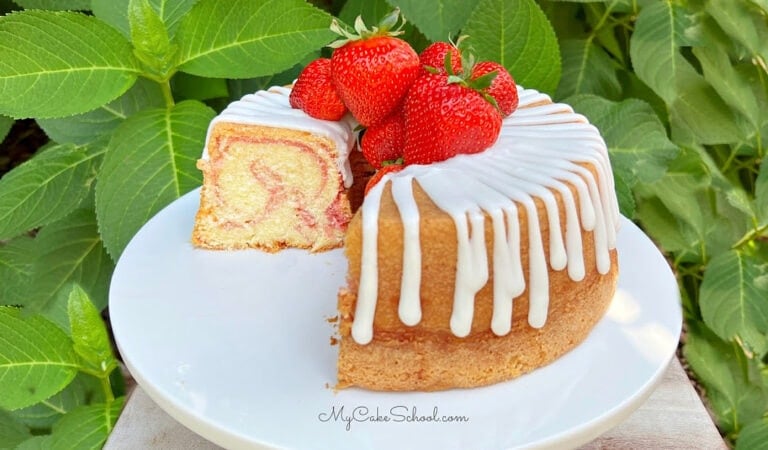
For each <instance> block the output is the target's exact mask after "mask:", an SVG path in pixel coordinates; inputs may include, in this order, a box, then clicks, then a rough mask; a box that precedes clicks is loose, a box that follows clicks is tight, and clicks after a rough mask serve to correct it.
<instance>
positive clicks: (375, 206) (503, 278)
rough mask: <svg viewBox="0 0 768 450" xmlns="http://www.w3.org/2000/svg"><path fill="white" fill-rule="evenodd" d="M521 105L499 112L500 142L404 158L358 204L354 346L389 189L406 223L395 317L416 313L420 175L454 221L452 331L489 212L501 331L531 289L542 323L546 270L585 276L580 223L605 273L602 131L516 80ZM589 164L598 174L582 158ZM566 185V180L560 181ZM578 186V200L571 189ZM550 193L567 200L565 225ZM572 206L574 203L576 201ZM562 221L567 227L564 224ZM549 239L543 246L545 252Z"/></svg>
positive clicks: (480, 282) (366, 336)
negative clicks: (439, 157)
mask: <svg viewBox="0 0 768 450" xmlns="http://www.w3.org/2000/svg"><path fill="white" fill-rule="evenodd" d="M518 94H519V98H520V103H519V107H518V109H517V110H516V111H515V112H514V113H513V114H512V115H511V116H509V117H507V118H506V119H504V121H503V124H502V129H501V133H500V135H499V138H498V140H497V141H496V143H495V144H494V145H493V146H492V147H490V148H489V149H487V150H485V151H484V152H481V153H477V154H471V155H458V156H455V157H453V158H450V159H448V160H445V161H441V162H438V163H433V164H430V165H410V166H407V167H406V168H405V169H403V170H402V171H400V172H394V173H390V174H387V175H385V176H384V177H383V178H382V181H381V182H379V183H378V184H377V185H376V186H374V187H373V188H372V189H371V190H370V192H369V193H368V195H367V196H366V198H365V201H364V202H363V206H362V207H361V208H362V221H363V225H362V226H363V242H362V261H361V274H360V286H359V290H358V295H357V305H356V311H355V319H354V322H353V325H352V337H353V338H354V340H355V341H356V342H358V343H359V344H366V343H368V342H370V341H371V339H372V338H373V319H374V315H375V311H376V300H377V292H378V267H377V241H378V215H379V208H380V202H381V196H382V193H383V191H384V189H385V186H387V185H389V184H391V190H392V196H393V198H394V201H395V204H396V206H397V208H398V210H399V212H400V215H401V217H402V221H403V232H404V251H403V278H402V284H401V297H400V302H399V316H400V319H401V321H402V322H403V323H404V324H406V325H416V324H418V323H419V321H420V320H421V305H420V295H419V294H420V292H419V288H420V284H421V243H420V241H419V220H420V218H419V210H418V207H417V205H416V201H415V199H414V194H413V181H416V182H417V183H418V184H419V186H420V187H421V188H422V189H423V190H424V192H425V193H426V194H427V195H428V196H429V197H430V198H431V199H432V201H433V202H434V203H435V204H436V205H437V206H438V208H440V209H442V210H443V211H445V212H446V213H447V214H449V215H450V216H451V217H452V218H453V221H454V223H455V225H456V231H457V236H456V238H457V243H458V261H457V263H458V264H457V273H456V285H455V289H454V290H455V295H454V299H453V312H452V316H451V323H450V327H451V331H452V332H453V334H454V335H456V336H459V337H463V336H467V335H468V334H469V333H470V330H471V325H472V318H473V311H474V297H475V294H476V293H477V292H478V291H479V290H480V289H481V288H482V287H483V286H484V285H485V284H486V283H487V281H488V279H489V270H488V254H487V249H486V246H485V232H484V226H485V218H484V214H483V212H485V213H487V214H488V215H489V216H490V217H491V220H492V226H493V236H494V243H493V245H494V248H493V254H494V258H493V261H492V268H491V270H493V272H494V276H493V280H494V286H493V317H492V323H491V329H492V330H493V332H494V333H495V334H497V335H505V334H507V333H509V331H510V329H511V322H512V303H513V299H514V298H515V297H517V296H519V295H520V294H522V293H523V292H524V291H525V289H526V286H527V287H528V289H529V296H530V310H529V314H528V322H529V324H530V325H531V326H533V327H536V328H539V327H542V326H544V324H545V322H546V319H547V313H548V304H549V267H551V268H552V269H553V270H567V272H568V275H569V276H570V278H571V279H573V280H575V281H578V280H581V279H583V278H584V276H585V267H584V255H583V251H582V239H581V230H582V229H584V230H587V231H592V232H593V233H594V241H595V252H596V260H597V270H598V272H599V273H601V274H605V273H607V272H608V271H609V270H610V266H611V258H610V253H609V252H610V250H612V249H614V248H615V247H616V233H617V230H618V225H619V217H620V216H619V209H618V203H617V200H616V194H615V190H614V181H613V175H612V172H611V165H610V162H609V159H608V151H607V148H606V145H605V142H604V141H603V139H602V137H601V136H600V133H599V131H598V130H597V128H595V127H594V126H593V125H591V124H589V122H588V121H587V119H586V118H585V117H584V116H582V115H579V114H576V113H574V111H573V109H572V108H571V107H570V106H568V105H565V104H557V103H552V101H551V99H550V98H549V97H548V96H547V95H545V94H542V93H539V92H537V91H535V90H531V89H523V88H521V87H519V86H518ZM584 163H587V164H590V165H591V166H592V167H593V168H594V170H595V172H596V176H595V175H593V174H592V172H591V171H589V170H588V169H587V168H585V167H584V166H583V165H582V164H584ZM566 183H567V184H566ZM568 185H571V186H573V187H575V190H576V193H577V195H576V197H577V198H575V197H574V195H573V193H572V191H571V190H570V188H569V186H568ZM554 192H558V193H559V194H560V196H561V197H562V199H563V203H564V212H565V217H564V220H562V222H561V217H560V212H559V210H558V205H557V200H556V196H555V194H554ZM534 198H537V199H540V200H541V201H542V202H543V203H544V205H545V207H546V215H547V217H546V219H544V220H547V221H548V226H549V230H550V231H551V232H550V233H549V237H550V239H549V242H548V243H546V244H545V243H544V242H542V240H543V238H542V233H541V226H540V224H539V215H538V212H537V209H536V205H535V202H534ZM519 205H522V207H523V208H525V209H526V211H527V214H526V216H527V217H528V223H527V228H528V230H529V235H528V243H527V245H528V247H529V258H530V260H529V262H528V263H529V264H528V265H529V273H528V274H527V277H526V274H524V273H523V271H522V264H521V256H520V239H521V236H520V224H519V216H518V212H517V211H518V207H519ZM577 205H578V207H577ZM561 223H564V224H565V227H564V228H565V229H563V227H562V226H561ZM545 245H548V247H549V259H548V260H547V258H546V253H545Z"/></svg>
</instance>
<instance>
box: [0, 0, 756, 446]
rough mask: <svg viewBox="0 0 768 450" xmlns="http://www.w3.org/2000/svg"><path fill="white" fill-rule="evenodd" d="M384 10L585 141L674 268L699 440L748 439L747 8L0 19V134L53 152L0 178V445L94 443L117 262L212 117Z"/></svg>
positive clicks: (752, 56)
mask: <svg viewBox="0 0 768 450" xmlns="http://www.w3.org/2000/svg"><path fill="white" fill-rule="evenodd" d="M395 6H396V7H399V8H401V10H402V11H403V14H404V15H405V16H406V17H407V18H408V20H409V25H408V27H407V29H406V34H405V37H406V39H408V40H409V42H411V43H412V45H413V46H414V47H415V48H416V49H417V50H420V49H421V48H423V47H424V46H426V45H427V44H428V43H429V42H431V41H435V40H446V39H447V38H448V37H449V36H456V35H457V34H458V33H459V32H462V33H464V34H467V35H469V36H470V40H469V43H470V44H471V46H472V47H473V49H474V51H475V53H476V54H477V56H478V57H479V58H481V59H491V60H496V61H499V62H501V63H502V64H504V65H505V66H506V67H507V68H508V69H509V70H510V72H511V73H512V75H513V76H514V77H515V79H516V81H517V82H518V83H519V84H521V85H523V86H526V87H532V88H537V89H539V90H542V91H544V92H547V93H549V94H550V95H552V96H553V98H554V99H555V100H558V101H565V102H567V103H570V104H571V105H573V106H574V108H575V109H576V110H577V111H579V112H581V113H583V114H585V115H586V116H588V117H589V119H590V120H591V121H592V122H593V123H594V124H595V125H597V126H598V127H599V128H600V130H601V131H602V133H603V135H604V137H605V140H606V142H607V144H608V146H609V151H610V154H611V159H612V163H613V166H614V172H615V176H616V186H617V192H618V194H619V198H620V203H621V210H622V212H623V214H624V215H626V216H627V217H630V218H631V219H633V220H635V221H636V222H637V223H639V224H640V225H641V226H642V227H643V228H644V230H645V231H646V232H647V233H648V234H649V235H650V236H651V237H652V238H653V239H654V240H655V241H656V242H657V244H658V245H659V247H660V248H661V249H662V251H663V252H664V253H665V254H666V255H667V256H668V259H669V261H670V264H671V265H672V266H673V268H674V270H675V272H676V273H677V276H678V279H679V282H680V289H681V293H682V297H683V305H682V307H683V309H684V313H685V321H686V327H685V328H686V332H685V334H684V341H683V344H684V345H683V353H684V355H685V357H686V359H687V361H688V362H689V364H690V366H691V367H692V369H693V370H694V372H695V374H696V376H697V378H698V380H699V382H700V384H701V385H702V386H703V387H704V390H705V392H706V396H707V401H708V404H709V405H710V406H711V408H712V410H713V412H714V413H715V416H716V419H717V422H718V425H719V427H720V429H721V430H722V432H723V434H724V435H726V436H727V437H728V439H729V440H730V442H731V443H733V444H734V445H735V446H736V448H756V447H755V446H756V445H761V443H762V444H764V443H765V442H768V415H767V414H768V412H767V411H768V244H767V243H766V241H767V238H768V169H766V168H765V167H764V166H763V165H762V164H761V163H762V160H763V158H764V156H765V153H766V142H765V141H766V139H765V138H764V136H766V134H768V67H767V66H766V61H767V60H768V46H766V45H765V43H766V42H768V2H767V1H766V0H507V1H504V0H470V1H461V0H433V1H416V0H386V1H385V0H347V1H342V0H328V1H320V0H317V1H314V2H312V3H307V2H305V1H303V0H231V1H226V2H223V1H215V0H176V1H171V0H90V1H89V0H56V1H52V0H16V1H15V3H11V2H9V1H8V0H3V1H0V8H3V10H4V11H6V12H8V13H7V14H6V15H5V16H3V17H0V136H4V135H5V134H7V133H8V130H9V129H10V127H11V125H12V124H13V122H14V120H15V119H19V118H34V119H35V120H36V121H37V123H38V124H39V125H40V126H41V127H42V128H43V130H44V131H45V132H46V134H47V135H48V136H49V137H50V139H51V142H50V143H49V144H48V145H46V146H45V147H43V148H42V149H40V150H39V151H38V152H37V153H36V155H35V156H34V157H33V158H32V159H31V160H30V161H28V162H26V163H24V164H22V165H21V166H19V167H17V168H15V169H14V170H12V171H11V172H9V173H8V174H6V175H5V176H4V177H3V178H2V179H0V305H8V306H3V307H0V331H2V333H0V344H2V345H0V448H16V447H17V446H18V448H30V447H50V446H53V447H55V445H57V444H56V443H61V442H67V441H70V442H79V443H80V444H81V445H80V446H81V448H99V447H100V446H101V445H103V442H104V440H105V439H106V436H107V435H108V433H109V432H110V431H111V427H112V426H113V424H114V420H115V418H116V416H117V414H118V413H119V410H120V408H121V405H122V402H123V393H122V391H121V378H120V374H119V371H115V370H114V369H115V367H117V363H116V360H115V358H114V356H113V353H112V351H111V348H110V344H109V341H108V339H107V334H106V329H105V327H104V323H103V322H102V320H101V319H100V316H99V312H101V311H103V310H104V308H105V307H106V305H107V292H108V287H109V279H110V276H111V273H112V271H113V269H114V264H115V261H117V260H118V259H119V257H120V254H121V253H122V251H123V249H124V248H125V246H126V245H127V244H128V242H129V240H130V239H131V237H132V236H133V234H134V233H135V232H136V231H138V229H139V228H140V227H141V226H142V224H143V223H144V222H146V221H147V220H148V219H149V218H150V217H152V216H153V215H154V214H155V213H157V212H158V211H159V210H160V209H162V208H163V207H164V206H165V205H167V204H168V203H170V202H172V201H173V200H175V199H177V198H179V197H180V196H181V195H183V194H184V193H186V192H189V191H190V190H192V189H194V188H195V187H196V186H198V185H199V184H200V181H201V180H200V174H199V172H198V171H197V170H196V169H195V167H194V165H195V160H196V159H197V158H198V156H199V155H200V152H201V149H202V146H203V139H204V136H205V132H206V129H207V126H208V122H209V121H210V120H211V119H212V118H213V117H214V116H215V114H216V113H217V111H219V110H220V109H221V108H222V107H223V106H224V105H226V104H227V103H228V102H229V101H231V100H234V99H237V98H239V97H240V96H242V95H243V94H245V93H247V92H252V91H255V90H257V89H260V88H264V87H267V86H270V85H274V84H284V83H288V82H290V81H291V80H293V79H294V78H295V76H296V74H297V73H298V71H299V70H300V68H301V67H302V66H303V64H305V63H306V62H308V61H309V60H311V59H312V58H314V57H316V56H317V55H318V54H320V52H322V51H323V48H324V46H325V45H326V44H328V43H329V42H330V41H331V40H333V38H334V36H333V34H332V33H331V32H330V31H329V29H328V25H329V24H330V21H331V18H332V16H336V17H339V18H340V19H341V20H342V21H344V22H346V23H352V22H353V20H354V18H355V17H356V16H357V15H359V14H361V15H362V16H363V18H364V19H365V20H366V22H368V23H373V22H375V21H376V20H377V19H379V18H381V17H382V16H383V15H384V14H386V13H387V12H388V11H390V10H391V8H392V7H395ZM11 10H15V11H14V12H10V11H11ZM650 282H652V280H651V281H650Z"/></svg>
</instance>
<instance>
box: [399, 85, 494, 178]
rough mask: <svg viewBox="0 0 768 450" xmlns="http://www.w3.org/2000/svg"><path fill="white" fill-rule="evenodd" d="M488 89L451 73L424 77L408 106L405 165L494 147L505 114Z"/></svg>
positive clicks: (431, 161) (408, 98)
mask: <svg viewBox="0 0 768 450" xmlns="http://www.w3.org/2000/svg"><path fill="white" fill-rule="evenodd" d="M481 81H486V82H488V81H489V77H484V78H482V79H481ZM484 88H487V86H486V85H481V86H477V85H473V84H472V80H469V81H468V80H464V79H460V78H459V77H457V76H449V75H446V74H426V75H422V76H421V77H419V79H418V80H416V82H415V83H414V84H413V86H412V87H411V90H410V91H409V92H408V95H407V96H406V98H405V103H404V104H403V114H404V117H405V149H404V151H403V159H404V161H405V163H406V164H430V163H433V162H438V161H443V160H445V159H448V158H451V157H453V156H456V155H458V154H461V153H478V152H481V151H483V150H485V149H487V148H488V147H490V146H491V145H493V143H494V142H496V139H497V138H498V136H499V132H500V131H501V114H500V113H499V110H498V109H497V108H496V106H495V105H493V104H492V103H491V102H489V101H488V99H487V98H486V97H485V96H484V95H483V94H482V93H481V92H480V91H481V90H482V89H484Z"/></svg>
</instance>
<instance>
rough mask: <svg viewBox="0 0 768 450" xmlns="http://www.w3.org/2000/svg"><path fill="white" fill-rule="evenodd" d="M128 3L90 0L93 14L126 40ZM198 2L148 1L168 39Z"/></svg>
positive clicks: (182, 0) (128, 35)
mask: <svg viewBox="0 0 768 450" xmlns="http://www.w3.org/2000/svg"><path fill="white" fill-rule="evenodd" d="M128 2H130V0H92V9H93V14H94V15H95V16H96V17H98V18H99V19H101V20H103V21H104V22H106V23H108V24H110V25H112V26H113V27H115V28H116V29H117V30H118V31H120V33H122V34H123V36H125V37H126V38H128V39H130V37H131V26H130V24H129V23H128ZM197 2H198V0H149V3H150V4H151V5H152V6H153V7H154V9H155V11H157V13H158V14H159V15H160V17H161V18H162V19H163V23H165V27H166V28H167V29H168V34H169V36H170V37H173V35H174V34H175V33H176V29H177V28H178V26H179V22H180V21H181V19H182V18H183V17H184V16H185V15H186V14H187V13H189V10H191V9H192V7H193V6H194V5H195V3H197Z"/></svg>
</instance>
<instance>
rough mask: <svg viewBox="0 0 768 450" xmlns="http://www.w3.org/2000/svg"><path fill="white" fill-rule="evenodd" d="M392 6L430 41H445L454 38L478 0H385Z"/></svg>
mask: <svg viewBox="0 0 768 450" xmlns="http://www.w3.org/2000/svg"><path fill="white" fill-rule="evenodd" d="M387 1H388V3H389V4H391V5H392V6H396V7H398V8H400V10H401V11H402V13H403V16H405V18H406V19H407V20H408V21H409V22H412V23H413V24H414V25H416V28H418V29H419V30H420V31H421V32H422V33H424V36H426V37H427V38H428V39H429V40H431V41H447V40H448V39H449V38H454V39H455V38H456V36H457V34H458V32H459V30H460V29H461V28H462V27H463V26H464V24H465V23H466V22H467V19H468V17H469V15H470V13H471V12H472V10H473V9H474V8H475V7H476V6H477V4H478V3H479V2H480V0H469V1H464V0H440V1H438V2H425V1H421V0H387Z"/></svg>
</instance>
